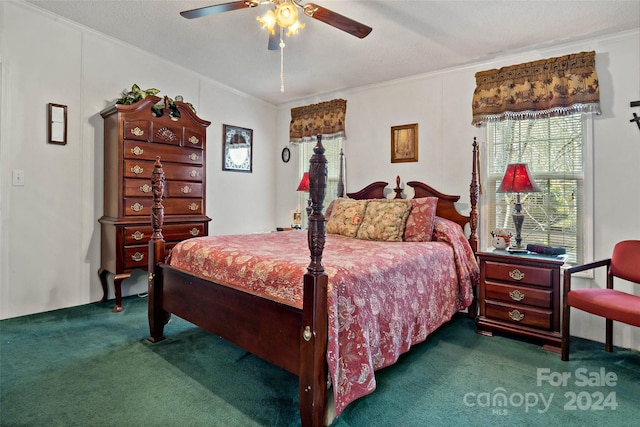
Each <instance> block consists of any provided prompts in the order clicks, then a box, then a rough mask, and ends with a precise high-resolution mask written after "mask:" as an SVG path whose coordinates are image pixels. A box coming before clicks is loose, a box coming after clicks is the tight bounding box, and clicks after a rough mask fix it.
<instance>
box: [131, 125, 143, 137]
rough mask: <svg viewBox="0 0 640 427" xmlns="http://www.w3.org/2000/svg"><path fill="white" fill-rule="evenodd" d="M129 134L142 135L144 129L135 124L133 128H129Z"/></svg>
mask: <svg viewBox="0 0 640 427" xmlns="http://www.w3.org/2000/svg"><path fill="white" fill-rule="evenodd" d="M131 134H132V135H135V136H142V135H144V131H143V130H142V129H140V128H139V127H137V126H136V127H134V128H133V129H131Z"/></svg>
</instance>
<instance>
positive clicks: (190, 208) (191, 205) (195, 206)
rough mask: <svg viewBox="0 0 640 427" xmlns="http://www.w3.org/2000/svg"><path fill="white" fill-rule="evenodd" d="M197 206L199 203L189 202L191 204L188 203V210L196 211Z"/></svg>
mask: <svg viewBox="0 0 640 427" xmlns="http://www.w3.org/2000/svg"><path fill="white" fill-rule="evenodd" d="M199 207H200V205H199V204H197V203H191V204H190V205H189V210H190V211H197V210H198V208H199Z"/></svg>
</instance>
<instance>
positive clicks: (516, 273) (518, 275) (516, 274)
mask: <svg viewBox="0 0 640 427" xmlns="http://www.w3.org/2000/svg"><path fill="white" fill-rule="evenodd" d="M509 277H511V278H512V279H513V280H522V279H524V273H523V272H522V271H520V270H518V269H517V268H516V269H515V270H511V271H510V272H509Z"/></svg>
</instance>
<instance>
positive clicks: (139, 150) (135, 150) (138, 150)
mask: <svg viewBox="0 0 640 427" xmlns="http://www.w3.org/2000/svg"><path fill="white" fill-rule="evenodd" d="M131 153H132V154H134V155H136V156H140V155H141V154H143V153H144V150H143V149H142V148H140V147H138V146H137V145H136V146H135V147H133V148H132V149H131Z"/></svg>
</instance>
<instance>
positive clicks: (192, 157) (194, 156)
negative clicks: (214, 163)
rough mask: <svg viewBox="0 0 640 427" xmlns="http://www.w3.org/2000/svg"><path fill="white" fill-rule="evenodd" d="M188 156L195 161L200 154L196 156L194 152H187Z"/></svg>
mask: <svg viewBox="0 0 640 427" xmlns="http://www.w3.org/2000/svg"><path fill="white" fill-rule="evenodd" d="M189 158H190V159H191V160H192V161H194V162H195V161H196V160H199V159H200V156H198V155H197V154H196V153H191V154H189Z"/></svg>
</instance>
